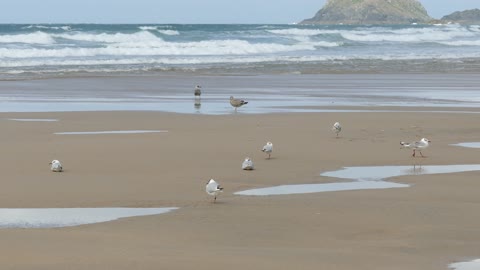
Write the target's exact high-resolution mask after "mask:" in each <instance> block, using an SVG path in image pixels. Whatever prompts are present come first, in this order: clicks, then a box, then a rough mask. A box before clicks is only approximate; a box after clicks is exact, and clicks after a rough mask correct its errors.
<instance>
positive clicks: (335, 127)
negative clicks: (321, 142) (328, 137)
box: [332, 122, 342, 137]
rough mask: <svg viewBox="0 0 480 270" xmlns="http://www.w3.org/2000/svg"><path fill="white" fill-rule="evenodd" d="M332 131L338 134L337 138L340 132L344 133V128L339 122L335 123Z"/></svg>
mask: <svg viewBox="0 0 480 270" xmlns="http://www.w3.org/2000/svg"><path fill="white" fill-rule="evenodd" d="M332 131H333V132H335V133H336V134H337V137H338V133H340V131H342V126H341V125H340V123H339V122H335V124H333V127H332Z"/></svg>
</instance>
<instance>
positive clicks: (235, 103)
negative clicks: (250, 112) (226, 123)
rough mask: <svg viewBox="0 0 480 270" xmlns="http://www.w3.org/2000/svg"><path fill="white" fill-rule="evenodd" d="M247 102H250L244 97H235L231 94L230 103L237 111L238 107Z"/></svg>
mask: <svg viewBox="0 0 480 270" xmlns="http://www.w3.org/2000/svg"><path fill="white" fill-rule="evenodd" d="M245 104H248V101H245V100H243V99H237V98H234V97H233V96H230V105H232V106H233V107H234V108H235V112H236V111H237V108H239V107H242V106H243V105H245Z"/></svg>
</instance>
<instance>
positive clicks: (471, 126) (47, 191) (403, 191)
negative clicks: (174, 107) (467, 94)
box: [0, 105, 480, 270]
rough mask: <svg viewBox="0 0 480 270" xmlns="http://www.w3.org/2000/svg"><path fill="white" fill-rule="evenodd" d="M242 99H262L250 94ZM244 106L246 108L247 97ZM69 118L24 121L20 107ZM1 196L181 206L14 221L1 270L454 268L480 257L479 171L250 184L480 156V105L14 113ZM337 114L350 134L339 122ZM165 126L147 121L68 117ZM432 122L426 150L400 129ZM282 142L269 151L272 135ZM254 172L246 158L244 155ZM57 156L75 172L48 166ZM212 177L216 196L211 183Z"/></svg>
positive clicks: (421, 131) (65, 203) (0, 142)
mask: <svg viewBox="0 0 480 270" xmlns="http://www.w3.org/2000/svg"><path fill="white" fill-rule="evenodd" d="M242 109H243V110H248V105H247V106H245V108H242ZM239 111H241V110H239ZM12 118H14V119H30V118H42V119H58V121H51V122H29V121H25V122H20V121H11V120H8V119H12ZM0 119H1V120H0V129H1V130H2V132H1V133H0V146H1V149H2V152H3V155H0V170H1V171H2V172H3V176H2V178H1V180H0V182H1V187H2V188H1V189H0V205H1V207H2V208H52V207H60V208H64V207H179V209H178V210H175V211H173V212H171V213H167V214H161V215H154V216H144V217H133V218H125V219H120V220H116V221H112V222H105V223H98V224H90V225H82V226H76V227H65V228H54V229H0V239H2V241H1V244H0V253H1V254H2V256H0V266H1V267H0V268H2V269H49V270H52V269H245V268H252V269H294V268H300V269H339V270H343V269H345V270H353V269H355V270H361V269H365V270H372V269H379V270H380V269H382V270H385V269H392V270H397V269H398V270H405V269H412V270H415V269H418V270H420V269H421V270H430V269H432V270H434V269H435V270H438V269H448V265H449V264H450V263H453V262H457V261H468V260H472V259H475V258H477V257H479V256H480V254H479V253H478V250H480V244H479V243H480V234H478V228H479V227H480V214H478V213H479V211H478V207H479V205H480V197H479V196H478V191H477V190H479V188H480V183H479V182H478V176H479V173H480V172H465V173H455V174H437V175H411V176H404V177H395V178H393V179H390V180H392V181H395V182H399V183H406V184H411V186H410V187H408V188H399V189H383V190H360V191H342V192H325V193H313V194H301V195H281V196H239V195H234V194H233V193H234V192H237V191H242V190H246V189H252V188H260V187H268V186H276V185H284V184H309V183H326V182H337V181H342V180H340V179H335V178H328V177H322V176H320V174H321V173H322V172H325V171H332V170H337V169H340V168H342V167H344V166H381V165H407V166H412V167H413V166H414V165H415V166H422V165H424V166H426V165H451V164H477V163H478V156H479V152H478V151H479V150H477V149H469V148H462V147H457V146H451V145H450V144H454V143H460V142H475V141H478V140H479V138H478V134H479V132H480V128H479V127H478V122H479V120H480V115H479V114H476V113H431V112H428V111H427V112H420V113H412V112H386V113H385V112H384V113H376V112H363V113H351V112H350V113H349V112H346V113H341V112H331V113H330V112H324V113H275V114H242V113H238V114H229V115H195V114H175V113H166V112H135V111H130V112H125V111H123V112H122V111H117V112H51V113H1V114H0ZM336 121H339V122H341V123H342V125H343V130H342V132H341V133H340V137H339V138H338V139H336V138H335V134H334V133H333V132H332V131H331V130H330V128H331V125H332V124H333V123H334V122H336ZM109 130H112V131H113V130H163V131H168V132H162V133H146V134H97V135H56V134H54V133H56V132H81V131H109ZM421 137H427V138H429V139H430V140H431V141H432V145H431V147H430V148H428V149H426V150H425V151H423V153H424V154H425V155H426V156H427V157H426V158H420V157H419V158H412V157H411V151H410V150H407V149H400V145H399V141H401V140H406V141H410V140H417V139H420V138H421ZM266 141H272V142H273V144H274V151H273V154H272V158H271V159H270V160H267V159H265V154H264V153H262V152H261V151H260V150H261V148H262V146H263V145H264V144H265V142H266ZM247 156H249V157H251V158H252V159H253V161H254V162H255V167H256V169H255V170H254V171H242V170H241V164H242V161H243V159H244V158H245V157H247ZM52 159H59V160H61V161H62V163H63V164H64V167H65V172H63V173H52V172H50V171H49V165H48V162H50V161H51V160H52ZM210 178H214V179H216V180H217V181H218V182H220V184H221V185H222V186H223V187H224V188H225V191H224V192H223V193H222V194H221V195H220V196H219V198H218V200H217V203H215V204H213V203H212V199H213V198H212V197H210V196H208V195H207V194H206V193H205V184H206V182H207V181H208V180H209V179H210Z"/></svg>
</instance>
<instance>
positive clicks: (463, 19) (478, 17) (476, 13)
mask: <svg viewBox="0 0 480 270" xmlns="http://www.w3.org/2000/svg"><path fill="white" fill-rule="evenodd" d="M441 21H442V22H448V23H460V24H480V9H478V8H476V9H469V10H465V11H457V12H454V13H452V14H450V15H447V16H443V17H442V19H441Z"/></svg>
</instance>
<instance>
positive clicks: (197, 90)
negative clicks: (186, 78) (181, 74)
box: [193, 85, 202, 98]
mask: <svg viewBox="0 0 480 270" xmlns="http://www.w3.org/2000/svg"><path fill="white" fill-rule="evenodd" d="M201 88H202V87H201V86H200V85H197V86H196V87H195V91H194V93H193V94H194V95H195V97H197V98H199V97H200V96H201V95H202V90H201Z"/></svg>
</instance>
